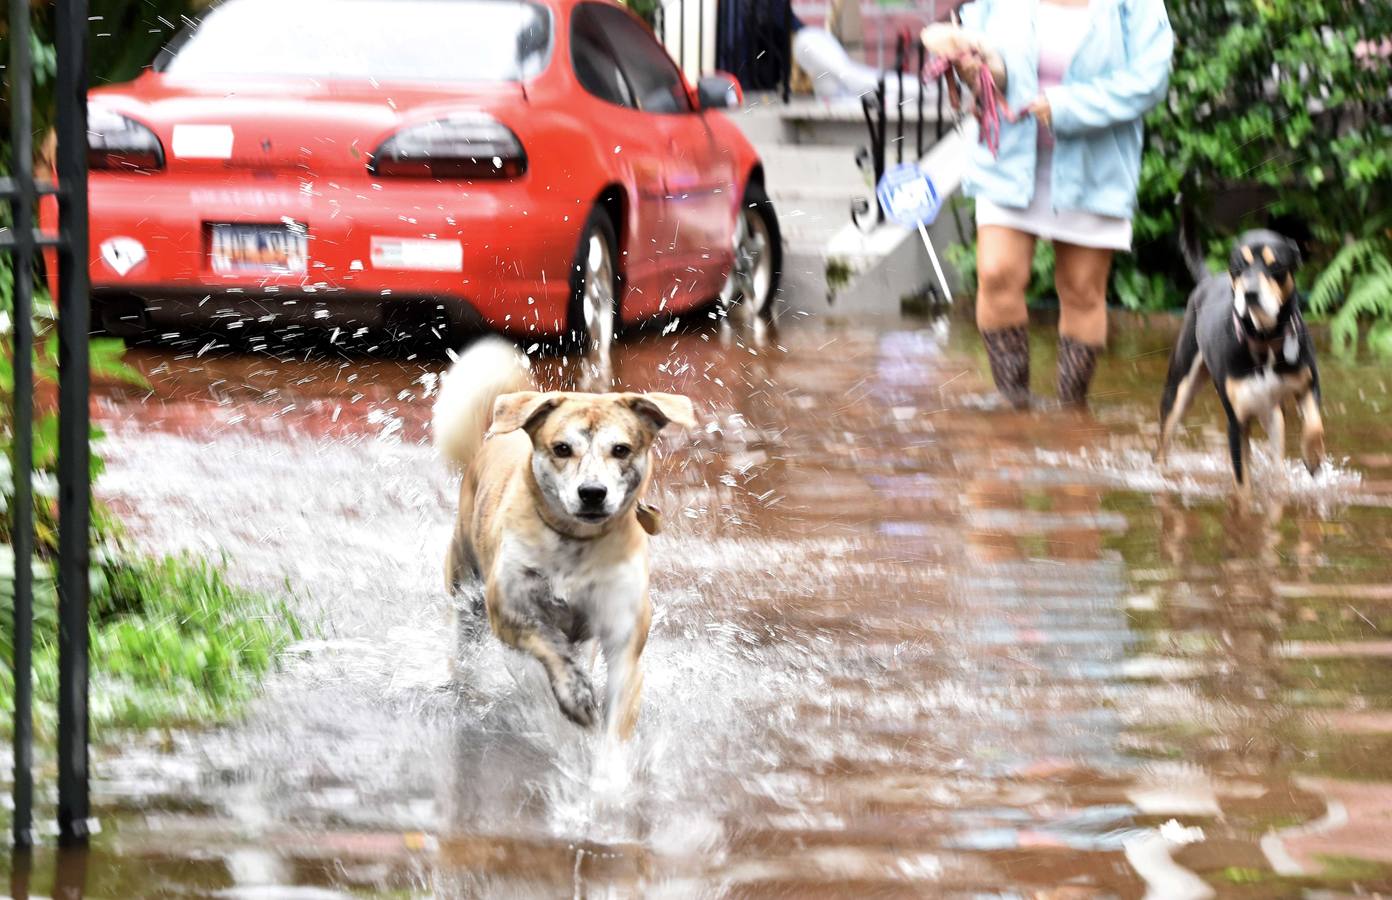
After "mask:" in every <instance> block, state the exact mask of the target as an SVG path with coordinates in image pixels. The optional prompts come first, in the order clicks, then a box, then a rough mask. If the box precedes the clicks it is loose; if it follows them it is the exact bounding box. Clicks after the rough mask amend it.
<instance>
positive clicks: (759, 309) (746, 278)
mask: <svg viewBox="0 0 1392 900" xmlns="http://www.w3.org/2000/svg"><path fill="white" fill-rule="evenodd" d="M734 241H735V264H734V267H733V268H732V269H731V270H730V275H729V277H728V278H727V279H726V281H725V287H724V288H723V289H722V290H721V292H720V310H721V312H722V313H723V314H725V315H730V314H731V313H739V314H742V315H743V316H745V317H746V318H750V319H756V318H757V319H762V320H764V321H770V320H772V319H773V315H774V310H775V307H776V300H777V298H778V283H779V281H780V279H781V277H782V275H783V236H782V232H781V231H780V230H779V228H778V214H777V213H776V212H775V211H774V208H773V201H772V200H770V199H769V197H768V192H767V191H765V190H764V186H763V185H762V184H760V183H759V182H757V181H750V182H749V184H748V186H746V187H745V189H744V200H743V202H741V203H740V215H739V219H737V220H736V228H735V235H734Z"/></svg>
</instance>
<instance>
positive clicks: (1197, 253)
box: [1179, 197, 1213, 284]
mask: <svg viewBox="0 0 1392 900" xmlns="http://www.w3.org/2000/svg"><path fill="white" fill-rule="evenodd" d="M1183 200H1184V198H1183V197H1181V198H1180V204H1179V254H1180V256H1182V257H1183V258H1184V267H1185V268H1186V269H1188V270H1189V277H1190V278H1192V279H1194V284H1203V283H1204V281H1205V280H1206V279H1207V278H1208V276H1209V275H1211V274H1213V273H1212V272H1210V271H1209V268H1208V260H1206V259H1204V253H1203V246H1202V245H1201V244H1200V242H1199V229H1198V225H1197V223H1196V222H1195V221H1194V209H1193V207H1191V206H1189V205H1188V204H1186V203H1184V202H1183Z"/></svg>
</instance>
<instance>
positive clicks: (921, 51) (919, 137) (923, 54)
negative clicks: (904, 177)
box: [914, 41, 928, 159]
mask: <svg viewBox="0 0 1392 900" xmlns="http://www.w3.org/2000/svg"><path fill="white" fill-rule="evenodd" d="M916 43H917V44H918V66H917V68H915V70H914V72H915V79H914V81H915V83H916V84H917V85H918V118H917V119H916V120H915V121H916V123H917V124H916V125H915V130H914V144H915V146H916V147H917V148H918V158H919V159H922V158H923V151H924V150H925V149H927V148H925V147H924V146H923V92H924V91H925V90H927V88H928V82H927V79H926V78H925V77H924V74H923V69H924V66H925V65H927V63H928V48H927V47H924V46H923V42H922V41H917V42H916Z"/></svg>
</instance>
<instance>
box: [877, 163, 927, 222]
mask: <svg viewBox="0 0 1392 900" xmlns="http://www.w3.org/2000/svg"><path fill="white" fill-rule="evenodd" d="M875 194H876V196H878V197H879V200H880V207H881V208H882V209H883V210H884V211H885V215H886V216H888V217H889V218H890V219H892V220H894V221H895V222H898V223H899V224H900V225H903V226H904V227H905V228H917V227H918V226H919V225H932V224H933V220H934V219H936V218H937V217H938V210H940V209H941V208H942V199H941V198H940V197H938V189H937V188H935V187H934V186H933V180H932V179H931V178H929V177H928V175H927V173H925V172H924V171H923V170H922V169H920V168H919V167H918V166H917V165H915V164H914V163H902V164H900V165H897V166H895V167H894V168H892V169H890V170H889V171H888V172H885V173H884V176H883V177H882V178H881V179H880V184H879V187H877V188H876V189H875Z"/></svg>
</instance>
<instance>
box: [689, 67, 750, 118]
mask: <svg viewBox="0 0 1392 900" xmlns="http://www.w3.org/2000/svg"><path fill="white" fill-rule="evenodd" d="M696 101H697V105H698V106H700V107H701V109H739V108H740V106H742V105H743V104H744V91H742V90H740V85H739V81H737V80H736V79H735V76H733V75H727V74H725V73H724V72H717V73H715V74H714V75H706V76H704V77H702V78H701V80H700V81H698V82H696Z"/></svg>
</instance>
